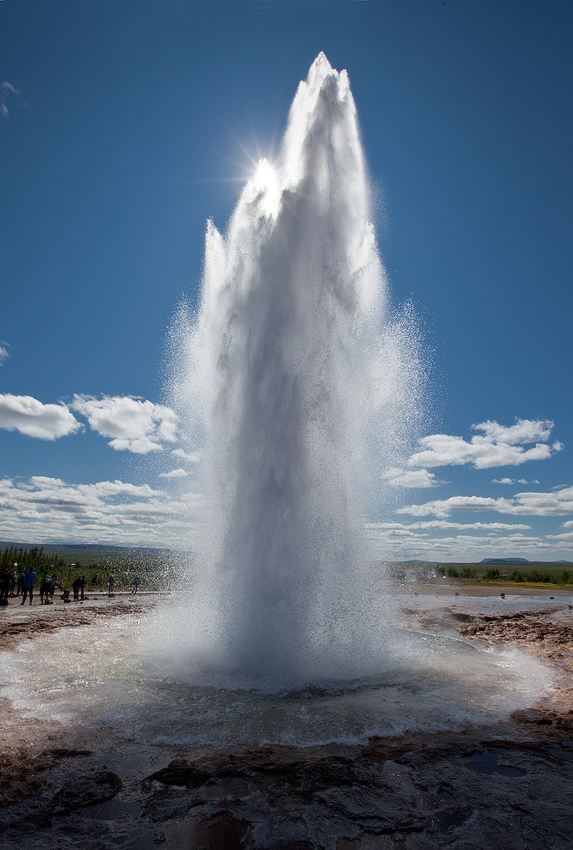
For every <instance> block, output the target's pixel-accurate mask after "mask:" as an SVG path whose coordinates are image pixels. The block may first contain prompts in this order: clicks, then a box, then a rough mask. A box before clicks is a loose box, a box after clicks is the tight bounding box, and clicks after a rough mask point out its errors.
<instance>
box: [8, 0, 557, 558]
mask: <svg viewBox="0 0 573 850" xmlns="http://www.w3.org/2000/svg"><path fill="white" fill-rule="evenodd" d="M572 19H573V8H572V7H571V5H570V4H568V3H563V2H561V0H546V2H544V3H543V4H540V3H538V2H530V0H519V1H518V2H517V0H516V2H511V1H510V0H479V2H478V0H444V2H442V0H313V1H312V2H311V0H250V2H248V0H234V2H232V1H231V0H209V2H201V3H196V2H193V0H137V2H136V0H121V2H118V0H115V2H108V0H97V2H95V0H92V2H77V0H0V147H1V152H2V153H1V157H0V175H1V176H0V179H1V187H2V189H1V192H0V215H1V231H0V232H1V243H2V247H1V252H2V253H1V258H2V262H1V275H2V301H1V304H2V310H1V312H0V361H1V365H0V539H3V540H15V541H25V542H43V541H48V540H75V541H84V542H102V543H104V542H119V543H126V544H129V543H136V544H137V543H142V544H152V545H163V544H170V543H172V542H173V541H174V540H177V539H178V537H179V535H180V525H179V524H180V522H181V500H182V498H183V495H182V493H183V490H184V489H185V486H186V485H187V479H189V478H191V477H192V469H193V459H192V458H191V459H189V458H185V457H184V456H183V455H184V450H183V448H182V445H181V443H180V432H179V430H178V429H179V427H180V423H179V422H178V421H177V418H176V416H175V414H174V413H173V411H172V410H171V409H170V408H169V404H168V400H167V395H166V392H165V372H166V368H167V367H166V350H167V329H168V327H169V324H170V322H171V320H172V318H173V315H174V313H175V311H176V309H177V306H178V304H179V303H180V301H181V299H183V298H186V299H188V300H189V301H191V303H193V301H194V299H195V298H196V296H197V292H198V286H199V282H200V279H201V269H202V261H203V259H202V255H203V241H204V233H205V225H206V221H207V219H208V218H209V217H212V218H213V220H214V222H215V224H216V225H217V226H218V227H219V228H220V229H224V227H225V224H226V222H227V221H228V218H229V216H230V214H231V212H232V210H233V207H234V204H235V203H236V200H237V198H238V194H239V192H240V189H241V186H242V185H243V183H244V181H245V180H246V179H247V178H248V176H249V175H250V174H251V173H252V171H253V161H254V160H256V159H257V158H258V157H259V156H266V155H269V154H271V155H272V151H273V150H276V147H277V144H278V142H279V140H280V137H281V135H282V132H283V130H284V127H285V124H286V117H287V112H288V108H289V105H290V102H291V100H292V98H293V96H294V93H295V91H296V87H297V85H298V82H299V80H300V79H303V78H304V77H305V76H306V74H307V71H308V68H309V66H310V64H311V63H312V61H313V59H314V58H315V56H316V55H317V54H318V52H319V51H320V50H323V51H324V52H325V53H326V55H327V56H328V58H329V60H330V62H331V64H332V65H333V67H335V68H338V69H339V70H340V69H342V68H346V69H347V71H348V73H349V75H350V81H351V86H352V91H353V94H354V97H355V100H356V103H357V107H358V112H359V117H360V123H361V128H362V134H363V143H364V147H365V151H366V156H367V159H368V163H369V168H370V173H371V176H372V181H373V186H374V189H375V193H376V198H377V217H376V222H375V223H376V227H377V233H378V239H379V244H380V248H381V252H382V256H383V261H384V263H385V266H386V268H387V271H388V275H389V279H390V284H391V290H392V298H393V301H394V303H395V304H397V305H400V304H403V303H404V302H405V301H407V300H408V299H411V300H412V302H413V304H414V307H415V310H416V312H417V315H418V318H419V321H420V323H421V326H422V330H423V334H424V336H425V340H426V348H427V350H428V352H429V355H430V360H431V362H432V372H431V384H430V389H429V397H428V419H427V425H426V431H425V432H424V434H423V435H422V437H423V440H422V442H421V443H420V444H419V445H418V446H417V447H415V449H414V451H413V453H412V457H411V458H410V459H409V461H408V464H407V467H406V469H405V470H404V471H405V472H408V473H409V475H408V476H404V475H402V474H396V476H395V482H394V484H393V486H394V488H395V491H396V503H395V505H393V506H392V508H391V509H390V510H389V512H388V514H387V515H385V516H372V517H369V519H370V520H371V521H372V522H371V525H370V533H371V535H372V536H374V537H375V539H376V540H377V542H378V545H379V549H380V552H381V553H387V554H388V555H389V556H391V557H407V558H427V559H429V560H438V561H439V560H445V561H448V560H449V561H454V560H458V559H459V560H480V559H481V558H484V557H492V556H495V555H503V556H513V557H516V556H517V557H518V556H521V557H527V558H531V559H551V560H553V559H572V560H573V463H572V460H571V457H572V452H573V434H572V431H573V425H572V420H573V417H572V412H573V411H572V395H571V380H570V372H571V364H572V358H571V333H570V324H571V315H572V309H571V307H572V304H571V301H572V295H571V284H570V277H571V268H572V267H573V262H572V259H573V258H572V256H571V242H572V240H571V201H570V198H571V170H572V169H571V142H570V140H571V135H572V134H571V130H572V127H571V124H572V119H571V103H572V102H573V96H572V95H573V92H572V91H571V88H572V81H573V69H572V68H571V62H572V60H571V56H572V55H573V53H572V49H571V48H572V43H571V42H572V38H571V36H572ZM174 452H175V454H174ZM413 473H416V474H415V475H414V474H413ZM405 484H407V485H408V486H404V485H405ZM196 498H199V496H198V495H197V496H196Z"/></svg>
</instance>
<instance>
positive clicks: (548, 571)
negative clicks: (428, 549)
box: [434, 563, 573, 585]
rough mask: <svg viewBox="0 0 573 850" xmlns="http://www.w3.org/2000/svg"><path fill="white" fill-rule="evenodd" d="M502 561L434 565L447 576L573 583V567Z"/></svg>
mask: <svg viewBox="0 0 573 850" xmlns="http://www.w3.org/2000/svg"><path fill="white" fill-rule="evenodd" d="M515 566H516V565H515V564H511V563H509V564H504V563H500V564H499V566H492V565H487V566H486V565H485V564H436V565H435V566H434V569H435V572H436V575H440V576H445V577H446V578H462V579H474V581H475V580H479V581H486V582H503V583H504V584H509V583H512V582H516V583H518V584H550V585H568V584H569V583H571V584H573V568H572V569H563V570H559V569H556V567H557V565H556V564H551V563H531V564H519V569H515Z"/></svg>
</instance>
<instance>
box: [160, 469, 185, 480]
mask: <svg viewBox="0 0 573 850" xmlns="http://www.w3.org/2000/svg"><path fill="white" fill-rule="evenodd" d="M188 475H189V473H188V472H187V470H186V469H181V467H179V469H172V470H171V472H160V473H159V477H160V478H187V476H188Z"/></svg>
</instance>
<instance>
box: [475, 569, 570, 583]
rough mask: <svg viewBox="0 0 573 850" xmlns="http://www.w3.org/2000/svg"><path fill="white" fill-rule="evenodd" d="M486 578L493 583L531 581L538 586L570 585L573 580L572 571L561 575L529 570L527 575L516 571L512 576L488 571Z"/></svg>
mask: <svg viewBox="0 0 573 850" xmlns="http://www.w3.org/2000/svg"><path fill="white" fill-rule="evenodd" d="M485 578H486V579H490V580H491V581H498V580H499V579H503V580H504V581H508V580H509V581H517V582H523V581H530V582H534V583H537V584H568V583H569V581H570V580H571V578H572V576H571V571H570V570H562V571H561V573H549V572H539V571H538V570H528V571H527V572H526V573H524V572H521V571H518V570H514V571H513V572H512V573H511V574H509V575H506V576H502V574H501V572H500V571H499V570H486V572H485Z"/></svg>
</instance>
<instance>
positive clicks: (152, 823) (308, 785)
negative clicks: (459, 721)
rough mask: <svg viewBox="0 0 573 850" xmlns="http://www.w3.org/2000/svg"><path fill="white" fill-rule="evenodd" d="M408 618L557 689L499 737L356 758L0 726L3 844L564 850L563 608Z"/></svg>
mask: <svg viewBox="0 0 573 850" xmlns="http://www.w3.org/2000/svg"><path fill="white" fill-rule="evenodd" d="M78 616H79V612H78ZM82 616H83V612H82ZM432 618H433V620H434V621H435V622H434V623H433V625H432V623H430V622H429V621H430V620H432ZM405 620H406V622H407V624H408V625H409V626H410V627H417V628H422V629H424V630H427V631H431V630H435V631H440V630H442V631H443V630H445V629H451V628H452V627H453V626H455V628H456V629H457V631H458V633H459V634H460V635H462V636H464V637H466V638H468V639H472V640H475V641H481V642H487V643H488V644H490V645H493V644H499V645H504V646H506V645H507V646H514V645H518V646H521V647H522V648H523V649H526V650H527V651H530V652H534V653H535V654H537V655H540V656H541V657H543V658H544V659H545V660H546V661H547V663H549V664H551V665H552V666H553V668H554V669H555V671H556V676H557V683H556V686H555V689H554V690H553V691H552V692H551V693H550V694H548V695H547V698H546V699H544V700H543V702H542V703H540V704H538V705H535V706H531V707H530V708H529V709H527V710H523V711H518V712H515V713H514V715H513V716H512V718H510V719H508V720H506V721H504V722H500V724H499V725H498V726H497V727H489V728H488V729H477V728H467V729H465V730H464V731H462V732H458V733H452V734H448V733H444V732H442V733H439V734H433V735H420V734H418V735H407V736H403V737H401V738H399V739H376V740H371V741H370V743H368V744H367V745H365V746H353V747H344V746H338V745H329V746H322V747H314V748H313V747H309V748H304V749H302V748H296V747H290V748H288V747H254V748H236V749H233V750H229V749H220V750H216V749H207V748H205V749H203V750H202V749H200V748H196V749H195V750H194V751H193V752H181V748H177V747H176V746H171V747H170V746H163V747H151V746H147V747H144V746H142V745H138V744H137V743H135V742H134V741H125V740H119V739H117V738H115V736H114V734H113V733H112V732H111V731H109V730H94V729H81V730H75V732H74V733H73V734H71V733H70V730H69V729H66V728H65V727H64V726H62V725H58V724H54V723H50V724H48V725H45V726H42V725H41V724H39V723H38V722H37V721H34V722H32V721H29V720H26V718H24V717H23V718H22V722H21V724H20V725H19V726H18V727H14V725H12V726H11V729H12V733H11V734H12V736H13V738H12V740H10V739H8V738H7V737H6V736H4V738H3V739H2V743H3V746H2V753H1V756H0V790H1V794H2V796H1V798H0V845H1V846H5V847H10V848H11V847H14V848H22V849H23V850H36V848H37V850H40V848H41V850H64V848H68V847H81V848H86V850H107V848H112V847H113V848H117V847H119V848H125V850H153V848H157V847H165V848H172V850H235V848H236V850H238V849H239V848H245V850H375V848H376V850H378V848H380V850H387V848H388V849H389V848H406V850H430V848H452V850H482V848H483V850H485V848H504V850H514V848H515V850H523V848H526V850H527V849H528V850H539V848H551V850H569V848H570V847H571V845H572V837H571V825H570V812H571V810H572V806H573V701H572V699H571V696H572V694H573V682H572V678H571V669H572V668H571V664H570V652H571V647H572V633H571V621H570V615H569V609H568V606H565V607H562V608H558V607H557V606H554V607H553V609H551V610H547V611H543V612H532V611H529V612H528V611H523V612H520V614H519V616H515V615H514V614H508V615H504V614H494V615H491V616H490V615H484V614H479V615H468V614H467V612H464V611H461V610H457V609H456V607H455V605H452V606H450V607H448V608H447V609H445V610H443V611H441V612H438V613H436V612H427V611H426V612H419V611H417V612H413V611H406V612H405ZM76 625H77V622H76ZM24 635H25V632H24V633H23V635H22V637H23V636H24ZM10 639H11V640H12V639H13V636H11V637H10ZM556 653H557V654H558V655H556ZM15 728H17V729H18V734H16V733H15V732H14V729H15Z"/></svg>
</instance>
